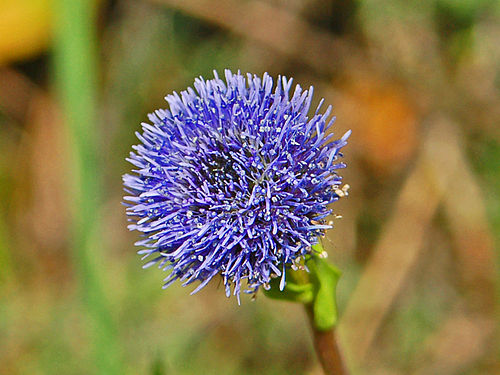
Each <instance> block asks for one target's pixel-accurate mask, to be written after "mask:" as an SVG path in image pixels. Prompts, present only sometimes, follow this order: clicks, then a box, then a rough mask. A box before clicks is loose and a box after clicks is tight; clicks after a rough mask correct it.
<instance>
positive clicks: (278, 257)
mask: <svg viewBox="0 0 500 375" xmlns="http://www.w3.org/2000/svg"><path fill="white" fill-rule="evenodd" d="M225 78H226V80H225V82H224V81H223V80H221V79H220V78H219V77H218V75H217V73H216V72H214V79H211V80H204V79H203V78H202V77H200V78H198V79H196V80H195V82H194V89H192V88H188V89H187V90H186V91H183V92H181V94H180V95H179V94H177V93H175V92H174V93H173V94H172V95H168V96H167V97H166V101H167V102H168V104H169V109H159V110H157V111H155V112H154V113H152V114H150V115H149V120H150V122H151V124H148V123H143V124H142V129H143V132H142V134H140V133H137V137H138V138H139V140H140V141H141V143H140V144H139V145H136V146H133V149H134V151H133V152H131V154H130V158H128V159H127V160H128V161H129V162H130V163H132V164H133V165H134V166H135V167H136V168H135V169H134V170H133V171H132V172H133V174H126V175H125V176H124V177H123V180H124V184H125V187H126V189H125V190H126V192H127V193H128V194H129V196H126V197H125V198H124V199H125V201H126V202H127V203H126V205H127V206H128V207H127V213H128V215H129V216H130V218H131V221H132V224H131V225H129V229H130V230H137V231H139V232H141V233H142V235H143V239H142V240H141V241H139V242H137V243H136V245H138V246H141V247H142V248H143V249H142V250H140V251H139V254H143V255H144V258H146V257H150V259H151V258H152V259H151V260H150V261H149V262H148V263H146V264H145V265H144V267H145V268H146V267H149V266H152V265H158V266H159V267H160V268H163V269H164V270H170V273H169V275H168V276H167V277H166V278H165V280H164V281H165V284H164V287H165V288H166V287H167V286H168V285H170V284H171V283H172V282H174V281H175V280H177V279H179V280H180V281H182V282H183V285H187V284H190V283H192V282H194V281H199V282H200V284H199V285H198V286H197V288H196V289H195V290H194V291H193V293H196V292H197V291H198V290H200V289H201V288H203V287H204V286H205V285H206V284H207V283H208V282H209V281H210V280H211V279H212V278H213V277H214V276H216V275H220V276H221V277H222V280H223V282H224V285H225V289H226V295H227V296H229V295H230V294H231V287H233V294H234V295H237V296H238V299H239V295H240V290H241V283H242V280H244V279H246V284H247V286H248V290H247V291H248V292H255V291H257V289H258V287H259V286H260V285H263V286H264V287H267V286H268V283H269V282H270V280H271V278H273V277H281V282H280V287H281V289H283V288H284V286H285V272H284V271H285V268H287V267H289V266H292V267H294V268H295V266H296V265H297V264H298V262H299V261H301V260H303V259H304V256H306V255H307V254H310V253H311V251H312V249H311V246H312V245H314V244H317V243H318V237H320V236H324V233H325V230H326V229H328V228H331V225H329V224H327V223H326V221H325V218H326V217H327V216H328V215H329V214H331V212H332V210H331V209H329V208H328V205H329V204H330V203H332V202H334V201H336V200H338V199H339V197H340V196H342V195H344V193H345V189H344V190H342V189H340V185H341V177H340V176H338V175H337V174H336V173H335V172H336V170H337V169H339V168H343V167H345V165H344V164H343V163H340V162H338V159H339V158H340V157H341V156H342V154H341V153H340V152H339V151H340V149H341V148H342V147H343V146H345V145H346V143H347V142H346V141H347V138H348V136H349V134H350V132H348V133H346V134H345V135H344V136H343V137H342V138H341V139H337V140H332V137H333V135H332V134H331V133H330V132H328V129H329V128H330V126H331V125H332V123H333V121H334V120H335V119H334V118H332V119H329V117H330V113H331V107H328V109H327V110H326V111H325V112H324V113H321V112H320V107H321V104H322V103H323V100H322V101H321V102H320V104H319V106H318V108H317V109H316V112H315V113H314V115H312V117H309V116H308V112H309V107H310V105H311V100H312V97H313V88H312V87H311V88H310V89H309V90H302V88H301V87H300V86H299V85H297V86H295V89H294V91H293V93H292V92H291V87H292V79H287V78H285V77H278V80H277V83H276V86H275V87H274V88H273V79H272V78H271V77H270V76H269V75H267V74H264V76H263V77H262V78H260V77H258V76H256V75H251V74H247V75H246V76H244V75H242V74H240V73H239V72H238V73H237V74H233V73H231V72H230V71H229V70H226V71H225ZM327 133H328V134H327Z"/></svg>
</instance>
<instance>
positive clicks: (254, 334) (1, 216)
mask: <svg viewBox="0 0 500 375" xmlns="http://www.w3.org/2000/svg"><path fill="white" fill-rule="evenodd" d="M262 1H263V0H261V1H257V2H254V1H244V2H239V1H237V0H235V1H213V2H211V4H212V6H213V7H214V9H217V10H218V11H219V12H218V14H220V15H221V17H225V16H226V15H227V14H232V13H231V12H232V11H234V9H235V8H237V6H240V7H247V8H245V9H247V10H248V11H249V12H250V11H251V10H252V9H254V8H253V7H254V6H255V7H256V6H258V4H262ZM55 3H56V4H59V5H58V6H57V7H56V8H57V12H58V13H59V15H60V16H62V17H63V18H62V19H59V21H58V23H56V34H55V36H54V39H53V42H52V45H51V46H52V49H50V50H49V51H46V52H45V54H43V55H40V56H37V57H36V58H33V59H31V60H27V61H22V62H16V63H12V64H10V65H4V66H2V67H1V68H0V147H1V148H2V150H3V151H4V152H2V153H0V209H1V212H0V300H1V303H0V373H1V374H3V373H5V374H27V373H29V374H32V375H33V374H47V373H48V374H90V373H99V374H103V373H106V374H112V373H124V374H155V375H160V374H178V375H181V374H186V375H187V374H236V373H237V374H288V373H290V374H319V373H320V372H319V367H318V365H317V362H316V359H315V356H314V353H313V351H312V345H311V340H310V337H309V332H308V331H307V326H306V324H305V314H304V312H303V311H302V310H301V307H300V306H295V304H291V303H287V302H277V301H272V300H270V299H268V298H265V297H264V296H263V295H261V294H259V295H258V296H257V300H256V301H255V302H251V301H250V297H249V298H244V299H243V302H242V306H237V304H236V301H235V300H233V299H231V300H227V299H226V298H225V296H224V293H223V290H222V288H221V287H220V286H219V285H217V282H214V283H212V285H209V286H208V288H207V289H206V290H203V291H201V292H200V293H198V294H197V295H195V296H189V295H188V293H187V292H188V290H186V289H185V288H182V287H180V286H178V285H174V286H172V287H171V288H169V289H168V290H167V291H162V290H161V287H160V286H161V279H162V278H163V277H164V276H165V275H163V273H162V272H161V271H159V270H148V271H144V270H142V269H141V267H140V265H141V262H140V260H139V258H138V256H137V255H136V254H135V250H136V249H135V248H134V247H133V242H134V241H135V240H136V237H135V235H134V234H130V233H128V232H127V230H126V217H125V214H124V209H123V207H122V206H121V196H122V185H121V175H122V174H123V173H125V172H127V171H128V170H129V169H130V167H129V165H128V164H127V163H126V162H125V160H124V159H125V157H126V156H127V153H128V152H129V150H130V146H131V145H132V144H134V143H136V140H135V137H134V132H135V131H137V130H139V128H140V122H141V121H146V114H147V113H148V112H151V111H152V110H154V109H156V108H159V107H165V103H164V101H163V97H164V96H165V95H166V94H167V93H169V92H171V91H173V90H177V91H179V90H182V89H184V88H185V87H187V86H188V85H191V84H192V81H193V78H194V77H195V76H198V75H203V76H205V77H210V76H211V74H212V73H211V72H212V70H213V69H217V70H218V71H221V70H222V69H224V68H231V69H233V70H237V69H241V70H242V71H251V72H255V73H262V72H264V71H269V72H270V73H272V74H277V73H283V74H288V75H292V76H295V77H296V81H297V82H299V83H301V84H303V85H308V84H310V83H312V84H314V85H315V87H316V90H317V92H316V94H317V96H325V97H326V98H327V102H331V103H332V104H333V105H334V111H335V112H339V113H338V115H339V116H338V123H337V125H336V129H337V130H336V131H338V132H339V133H343V131H345V130H347V129H348V128H351V127H352V128H353V129H354V133H353V136H352V138H351V139H352V142H351V143H350V145H349V149H346V160H347V162H348V163H349V169H348V170H346V182H348V183H350V184H351V186H352V189H353V192H352V194H351V196H350V197H349V198H348V199H347V201H346V202H341V203H340V206H339V208H336V209H337V210H338V212H339V213H342V214H343V216H344V219H343V220H341V221H338V222H336V228H335V229H333V230H332V231H330V233H329V235H328V237H327V238H326V239H325V241H324V246H325V248H326V249H327V251H328V252H329V253H330V256H331V258H332V259H333V260H334V261H335V263H337V264H339V265H340V268H341V269H342V271H343V276H342V278H341V279H340V281H339V285H338V292H339V298H338V305H339V316H340V319H341V324H342V313H343V311H344V310H345V308H346V306H347V304H348V303H349V296H350V295H351V293H352V292H353V290H354V289H355V287H356V284H357V282H358V280H359V279H360V277H361V276H362V274H363V270H364V269H365V267H367V266H368V265H369V264H370V261H371V256H372V255H373V251H374V249H375V248H376V246H377V244H378V241H379V239H380V236H381V233H383V232H384V229H385V228H386V227H387V225H388V220H389V218H390V217H391V213H392V211H393V209H394V204H395V203H394V202H395V199H396V198H397V196H398V194H399V191H400V188H401V186H402V185H403V184H404V181H405V179H406V177H407V176H408V174H409V173H410V172H409V171H411V169H412V168H413V166H414V164H415V160H416V159H417V158H416V155H418V152H419V150H420V148H421V146H422V145H421V142H422V139H423V134H425V131H426V128H427V127H428V126H429V125H428V119H429V118H430V117H432V115H434V114H436V113H439V114H444V115H445V116H447V118H449V119H451V120H453V121H454V124H455V126H456V127H457V128H459V131H460V134H462V136H463V140H464V150H463V151H464V153H465V155H466V156H467V161H470V165H465V166H464V169H467V170H468V169H470V168H472V169H471V171H472V175H473V177H474V181H473V182H474V183H475V184H477V186H479V187H480V189H481V193H482V196H481V197H482V198H481V199H483V200H482V203H484V206H485V207H486V212H487V213H488V218H489V222H488V225H489V227H488V231H487V232H486V233H485V235H486V236H492V237H493V238H495V240H496V246H495V248H496V249H498V248H499V245H500V168H498V165H499V163H498V161H499V160H500V146H499V145H500V133H499V127H498V123H499V119H500V113H499V112H498V108H500V106H499V103H500V85H499V82H500V80H499V77H500V71H499V66H500V65H499V61H500V47H499V45H498V35H499V33H500V29H499V28H500V22H499V17H500V3H499V2H498V1H494V0H482V1H473V0H464V1H451V0H424V1H417V0H412V1H399V0H382V1H378V0H357V1H346V2H343V1H320V0H304V1H301V0H294V1H284V0H273V1H271V0H269V1H264V3H265V4H267V5H269V6H272V7H273V9H278V10H280V12H285V13H286V14H287V15H291V18H285V19H286V20H288V21H289V22H292V21H293V20H297V19H298V20H299V21H300V22H299V23H298V24H294V26H297V25H298V26H299V27H304V24H305V25H307V27H309V29H307V30H306V31H307V32H310V31H311V30H312V32H315V34H314V33H313V34H310V33H309V34H307V35H314V36H316V37H317V39H311V40H305V41H304V40H300V42H297V43H299V45H294V44H293V43H292V42H290V46H291V47H293V48H296V49H298V50H299V51H301V50H302V49H306V47H307V48H309V47H311V46H314V45H318V46H320V47H318V50H320V51H323V53H324V55H320V56H319V57H318V60H320V61H318V64H320V65H321V66H322V67H324V66H326V67H328V69H329V70H328V69H326V70H325V69H318V68H317V67H318V66H320V65H314V64H312V65H311V64H310V63H308V60H301V59H300V58H297V54H290V55H284V54H282V53H281V52H279V51H276V50H274V49H273V48H272V47H270V46H272V45H273V44H272V43H268V44H266V43H263V42H259V40H256V39H253V38H252V37H251V36H252V33H255V32H256V31H255V30H252V20H247V19H231V17H228V22H229V23H230V22H233V24H234V25H240V24H244V25H247V28H246V29H243V30H244V31H241V29H238V28H237V27H236V26H235V27H233V28H231V27H230V26H228V24H227V23H226V24H224V23H218V21H217V20H215V21H214V20H213V19H212V18H210V17H208V16H204V13H203V12H201V13H200V12H198V13H197V12H194V11H193V10H192V9H194V8H189V5H190V4H195V3H196V1H194V0H190V1H188V0H186V1H185V2H178V1H174V0H149V1H146V0H144V1H132V0H119V1H118V0H115V1H104V0H103V1H101V2H98V3H99V5H100V7H99V8H98V12H97V15H96V17H92V13H89V12H90V9H91V7H89V4H88V3H87V2H85V1H75V2H72V1H71V2H66V1H59V2H55ZM235 4H236V5H235ZM238 4H239V5H238ZM78 6H83V8H74V7H78ZM190 9H191V10H190ZM207 13H209V12H207ZM210 14H211V13H210ZM249 14H250V13H249ZM54 15H55V14H54ZM252 15H254V14H252ZM263 16H265V15H263ZM1 19H2V5H1V4H0V22H1ZM290 19H291V20H292V21H290ZM243 21H245V22H243ZM271 21H274V22H276V23H277V24H273V22H268V23H269V25H268V27H269V31H268V32H267V33H266V35H268V37H269V38H279V37H280V34H279V31H280V30H286V31H287V34H286V35H285V37H286V38H285V41H293V40H294V38H296V35H295V32H298V33H299V34H300V33H301V32H303V31H304V30H300V29H299V30H295V29H292V30H290V29H288V28H287V26H289V24H286V23H283V24H278V22H283V21H282V19H281V18H276V19H273V20H271ZM260 24H262V23H260ZM264 24H265V23H264ZM275 26H277V27H275ZM235 30H236V31H235ZM238 30H239V31H238ZM14 32H15V31H13V33H14ZM245 33H247V34H245ZM8 37H9V36H8V35H0V43H2V42H5V41H7V39H8ZM325 38H326V40H328V41H332V40H333V41H340V42H341V44H339V45H341V46H346V45H347V46H348V49H347V51H355V52H356V53H361V54H365V55H364V58H361V59H355V58H353V59H352V60H349V61H350V63H349V64H347V65H342V64H341V62H340V61H336V60H334V61H329V60H325V59H326V58H327V57H326V56H331V55H328V53H329V52H331V51H328V50H325V48H324V47H325V46H328V44H327V43H325V42H324V40H325ZM287 45H288V44H287ZM336 46H337V45H336ZM27 48H28V47H27ZM309 50H310V49H308V51H309ZM339 53H340V52H339ZM356 53H353V54H352V55H353V56H354V55H356ZM347 54H348V55H350V54H349V53H347ZM340 57H342V58H346V56H345V55H342V56H340ZM350 57H351V56H347V58H350ZM53 59H54V60H53ZM52 61H55V67H54V69H52V68H50V69H49V68H48V66H51V65H50V64H51V62H52ZM325 71H327V73H325ZM366 77H369V80H367V79H366ZM367 81H369V84H367V83H366V82H367ZM381 87H382V89H380V88H381ZM385 87H390V88H391V90H388V91H389V92H390V94H387V91H385ZM363 90H364V91H363ZM55 92H57V94H58V95H59V96H56V95H55V94H54V93H55ZM381 95H385V96H383V98H384V99H383V100H380V97H381ZM40 97H42V98H44V99H47V100H48V101H49V102H50V103H52V104H53V105H54V106H55V107H56V108H57V110H58V111H59V114H57V115H53V114H50V113H51V112H50V111H49V110H50V108H48V107H47V108H46V107H44V106H36V105H35V104H34V103H35V102H36V100H38V99H40ZM394 97H396V99H397V100H396V99H394ZM385 98H387V100H386V99H385ZM377 99H379V100H377ZM351 102H354V104H356V103H358V106H356V105H354V106H351V107H350V106H349V105H350V104H349V103H351ZM359 103H361V104H359ZM399 103H403V104H405V105H399ZM384 104H385V105H386V107H385V108H382V107H383V106H384ZM396 105H399V107H398V108H400V111H401V112H403V115H404V116H403V115H398V117H397V118H398V119H400V118H402V119H403V120H404V119H406V118H410V119H413V118H415V119H416V120H415V121H416V122H417V125H415V126H414V127H412V126H410V125H408V123H407V122H405V121H403V120H401V121H400V122H398V123H391V122H390V120H391V118H394V117H395V113H394V111H395V110H394V108H395V106H396ZM40 107H41V108H42V109H40ZM347 108H348V109H347ZM410 111H413V112H414V113H409V114H408V113H406V112H410ZM60 112H62V115H61V114H60ZM406 115H408V116H407V117H405V116H406ZM44 116H45V117H44ZM47 116H48V119H45V120H43V119H44V118H46V117H47ZM356 116H360V118H359V121H358V120H356V121H355V120H354V118H357V117H356ZM62 120H64V121H62ZM376 121H378V122H379V124H380V123H381V124H382V125H384V126H379V127H375V125H374V123H375V122H376ZM398 121H399V120H398ZM62 124H65V126H62ZM385 124H387V125H386V126H385ZM374 129H375V130H374ZM394 129H396V131H395V133H396V140H397V141H398V146H401V145H403V146H401V147H403V148H405V147H406V148H405V149H403V151H404V152H401V153H400V154H391V152H390V151H391V144H390V143H389V144H388V143H387V142H385V141H386V140H387V139H392V138H391V137H393V135H391V134H393V133H394V132H392V133H391V131H392V130H394ZM411 134H414V139H415V145H413V144H412V143H411V142H410V141H411V137H410V136H411ZM54 136H60V137H61V138H62V139H64V140H65V141H64V142H66V143H64V142H63V146H61V143H58V142H57V140H55V139H54V138H53V137H54ZM68 137H69V138H70V139H72V140H73V142H72V143H68ZM407 138H408V139H409V140H410V141H408V142H406V143H405V140H406V139H407ZM47 144H48V145H49V147H46V146H47ZM369 146H371V147H369ZM373 149H375V150H376V153H377V155H373V154H372V151H371V150H373ZM394 155H396V156H394ZM375 159H376V161H375ZM47 163H49V164H50V165H49V166H48V167H47V166H46V165H45V164H47ZM61 165H64V168H62V167H61ZM54 181H55V182H54ZM71 181H73V185H71V184H70V182H71ZM67 185H70V186H69V187H68V186H67ZM60 186H65V187H66V190H65V193H64V194H67V196H65V197H61V196H60V195H61V192H60V189H59V188H60ZM461 189H462V187H461V181H457V182H456V186H454V187H453V188H450V189H449V190H450V191H449V194H461ZM463 199H464V203H463V204H464V205H467V204H468V200H467V197H464V198H463ZM72 204H74V205H76V207H71V205H72ZM421 204H422V205H425V197H422V202H421ZM471 209H474V207H471ZM71 215H73V216H71ZM408 215H411V212H408ZM439 215H443V213H442V212H439ZM71 217H73V220H70V218H71ZM70 223H71V224H70ZM431 224H432V225H431V226H430V227H429V229H428V231H427V233H426V236H428V237H426V239H425V241H424V243H425V250H424V251H422V259H420V260H419V262H418V264H417V265H416V266H415V268H414V269H412V271H411V273H410V275H408V278H407V282H406V283H405V285H402V286H401V293H400V295H399V296H398V298H397V300H396V301H394V305H393V307H392V308H391V311H390V312H389V314H388V317H387V318H386V319H384V322H383V324H382V328H381V329H380V330H379V333H378V335H377V337H376V342H375V345H374V347H373V348H372V357H373V358H371V359H370V361H371V362H370V366H371V367H370V371H367V372H363V371H359V373H370V374H382V373H391V374H408V373H412V374H413V373H415V374H421V373H422V372H419V371H425V370H422V369H426V368H427V369H428V368H433V367H425V366H428V365H429V363H431V362H432V358H431V359H428V358H427V357H425V354H426V353H428V351H430V352H431V353H438V354H439V353H441V352H442V353H444V354H446V355H448V357H449V358H448V360H447V361H444V362H443V363H444V364H443V366H444V367H441V368H440V371H441V372H440V374H470V375H472V374H478V373H481V374H495V373H498V371H499V367H498V363H497V361H496V358H497V354H498V353H499V350H500V348H495V344H494V341H495V339H494V337H493V336H488V332H490V331H489V330H488V329H489V328H484V327H483V326H481V328H478V329H477V330H472V331H470V330H467V329H466V328H469V326H466V327H465V328H464V332H466V334H468V333H470V332H472V333H474V334H476V336H474V335H473V334H472V333H471V336H470V337H469V336H466V337H465V339H466V340H469V339H470V340H476V339H477V337H483V336H482V335H484V337H486V338H487V339H485V341H481V343H482V344H481V345H479V344H478V345H477V348H478V354H477V355H476V356H474V353H475V352H473V351H472V352H471V351H466V352H465V354H464V353H462V352H460V351H459V350H458V349H460V348H461V346H460V345H459V346H458V347H457V348H456V349H457V350H456V351H457V352H459V353H460V356H461V357H462V358H466V357H467V355H470V359H468V362H466V364H465V365H460V364H459V365H457V364H456V363H458V362H453V361H452V360H453V354H454V353H455V350H454V351H451V352H446V350H445V349H446V348H447V347H446V346H442V347H438V346H436V347H435V349H433V348H434V347H433V345H437V344H436V343H439V342H441V341H439V339H441V338H442V336H440V335H441V331H440V329H441V328H442V327H443V326H444V325H445V323H446V321H447V317H448V316H449V315H450V314H452V313H454V312H455V311H457V310H458V312H460V313H463V314H465V316H467V317H468V318H470V321H471V322H472V321H473V317H472V314H471V315H467V314H468V313H469V312H470V311H471V310H472V311H474V306H473V302H471V299H470V297H469V296H468V292H467V290H468V289H467V285H466V284H467V280H466V278H464V276H463V274H464V273H465V271H464V270H463V269H462V266H461V265H460V262H459V260H458V258H459V255H457V251H456V249H455V248H456V245H455V244H454V236H455V235H456V233H453V229H452V228H451V229H450V226H449V225H448V224H447V223H446V220H445V219H443V218H442V217H441V216H438V217H437V218H436V219H435V220H434V221H432V223H431ZM473 230H474V228H472V229H471V231H473ZM481 239H482V238H480V239H478V240H477V242H476V243H473V244H471V250H470V251H471V252H477V257H478V258H479V257H482V256H485V255H484V253H480V251H482V250H484V249H485V247H484V246H482V243H481V241H480V240H481ZM397 250H398V251H404V249H397ZM490 250H491V249H490ZM70 254H72V255H70ZM498 255H499V254H498V251H497V253H496V256H497V258H498ZM488 272H489V271H488V270H484V274H485V275H487V276H488ZM496 277H497V284H498V280H500V274H499V273H498V268H497V276H496ZM485 293H487V291H485ZM498 295H499V293H498V292H497V296H498ZM367 298H370V296H367ZM497 306H498V304H497V305H496V307H495V308H496V309H498V307H497ZM474 313H476V314H478V315H480V316H482V317H484V318H485V319H486V320H488V319H492V316H493V313H492V312H491V311H490V310H488V311H486V308H484V311H482V310H481V311H474ZM474 316H475V315H474ZM367 319H369V317H368V318H367ZM488 322H489V320H488ZM485 327H489V326H488V325H485ZM443 337H444V336H443ZM474 342H476V341H474ZM478 342H479V341H478ZM443 347H444V348H445V349H443ZM438 349H439V350H438ZM440 350H441V351H440ZM464 350H465V349H464ZM471 353H472V354H471ZM438 354H436V356H437V355H438ZM431 357H432V356H431ZM467 358H468V357H467ZM434 368H435V367H434Z"/></svg>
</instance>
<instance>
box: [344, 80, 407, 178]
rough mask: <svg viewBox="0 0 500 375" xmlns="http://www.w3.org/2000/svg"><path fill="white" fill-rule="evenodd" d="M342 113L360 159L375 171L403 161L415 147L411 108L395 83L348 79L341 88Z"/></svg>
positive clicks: (389, 169) (385, 170) (398, 165)
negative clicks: (353, 135) (343, 99)
mask: <svg viewBox="0 0 500 375" xmlns="http://www.w3.org/2000/svg"><path fill="white" fill-rule="evenodd" d="M342 91H343V94H345V96H346V98H347V101H346V103H345V104H343V105H345V109H343V110H342V111H343V112H344V110H345V111H346V112H347V113H346V112H344V113H343V114H342V116H344V117H343V119H345V120H346V121H347V122H348V123H349V125H350V126H351V127H352V129H353V131H354V134H355V139H356V140H355V142H354V143H356V144H357V147H358V153H359V155H360V156H361V158H362V159H363V160H364V161H365V162H366V163H368V164H369V165H370V166H371V167H373V168H374V169H375V170H376V171H377V172H382V173H390V172H394V171H395V170H397V169H399V168H401V167H402V166H404V165H405V164H406V162H407V161H408V159H409V158H410V156H411V155H412V153H413V151H414V149H415V146H416V137H417V134H416V133H417V121H416V111H415V108H414V107H413V106H412V104H411V103H410V101H409V99H408V97H407V95H406V92H405V91H404V89H403V88H402V87H400V86H399V85H397V84H394V83H391V82H386V81H382V80H377V79H376V78H373V77H368V76H365V77H362V79H360V78H359V77H358V78H356V79H351V80H349V81H347V83H346V84H345V85H344V87H343V90H342Z"/></svg>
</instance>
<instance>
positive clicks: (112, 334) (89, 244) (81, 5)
mask: <svg viewBox="0 0 500 375" xmlns="http://www.w3.org/2000/svg"><path fill="white" fill-rule="evenodd" d="M94 4H95V2H94V1H89V0H56V1H55V2H54V14H55V16H56V17H55V18H56V19H55V21H56V24H55V26H56V27H55V40H54V43H55V50H54V59H55V61H54V68H55V70H54V74H55V77H56V84H57V89H58V94H59V97H60V100H61V104H62V109H63V114H64V120H65V125H66V129H67V134H68V137H69V142H70V143H69V147H70V148H69V150H70V152H71V155H70V159H69V161H68V174H69V176H70V178H69V180H70V183H71V186H70V194H69V197H70V202H69V204H70V206H71V210H72V219H73V220H72V221H73V222H72V233H71V234H72V240H73V246H72V250H73V260H74V267H75V270H76V273H77V276H78V278H79V281H80V288H81V293H82V295H83V302H84V305H85V308H86V313H85V315H86V317H87V318H88V326H89V328H90V329H89V335H90V337H89V338H90V341H91V342H92V344H93V352H94V356H95V358H94V363H95V364H96V366H97V368H98V373H100V374H111V375H113V374H117V375H118V374H123V373H124V372H123V369H122V365H121V360H120V355H119V345H118V339H117V337H116V331H115V327H114V324H113V321H112V316H111V313H110V306H109V303H108V301H107V299H106V296H105V293H104V290H103V287H102V285H103V283H102V282H101V281H100V280H101V274H102V273H101V272H100V271H99V267H98V265H97V262H98V260H99V259H101V257H102V253H103V251H102V248H101V246H102V241H101V233H100V223H99V217H100V213H99V211H100V207H102V200H101V189H100V182H99V173H98V171H99V170H101V168H99V165H98V160H99V158H98V147H97V140H98V132H97V130H98V129H97V127H96V118H97V116H96V91H97V89H96V87H97V85H96V77H97V74H96V71H97V54H96V48H95V34H94V33H95V27H94V20H95V17H94V11H95V6H94ZM98 249H99V253H97V250H98Z"/></svg>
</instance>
